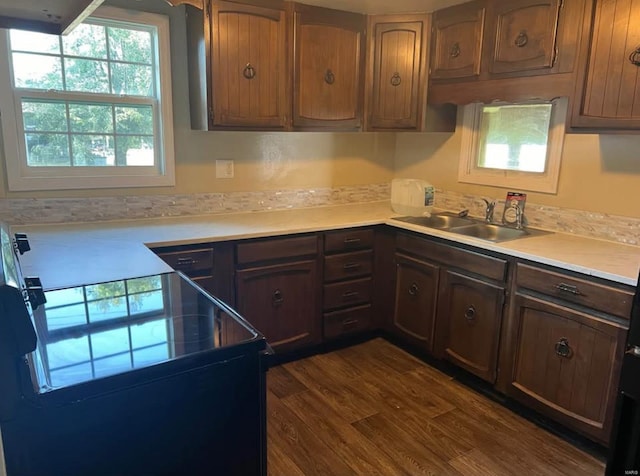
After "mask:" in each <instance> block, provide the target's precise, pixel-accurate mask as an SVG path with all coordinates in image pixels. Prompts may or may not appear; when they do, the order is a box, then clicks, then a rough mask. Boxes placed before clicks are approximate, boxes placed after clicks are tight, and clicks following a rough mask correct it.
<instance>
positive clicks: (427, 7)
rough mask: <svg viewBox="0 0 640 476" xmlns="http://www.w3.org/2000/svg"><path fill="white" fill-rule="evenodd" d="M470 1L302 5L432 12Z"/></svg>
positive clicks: (361, 0)
mask: <svg viewBox="0 0 640 476" xmlns="http://www.w3.org/2000/svg"><path fill="white" fill-rule="evenodd" d="M468 1H469V0H301V2H300V3H308V4H309V5H318V6H321V7H328V8H335V9H338V10H348V11H352V12H360V13H407V12H432V11H434V10H439V9H441V8H444V7H448V6H451V5H457V4H459V3H465V2H468Z"/></svg>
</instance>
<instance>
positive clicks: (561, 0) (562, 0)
mask: <svg viewBox="0 0 640 476" xmlns="http://www.w3.org/2000/svg"><path fill="white" fill-rule="evenodd" d="M563 8H564V0H560V10H562V9H563Z"/></svg>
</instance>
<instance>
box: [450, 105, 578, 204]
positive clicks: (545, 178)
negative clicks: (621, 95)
mask: <svg viewBox="0 0 640 476" xmlns="http://www.w3.org/2000/svg"><path fill="white" fill-rule="evenodd" d="M551 102H552V103H553V109H552V112H551V121H550V123H549V137H548V147H547V162H546V167H545V171H544V172H543V173H535V172H519V171H517V170H498V169H488V168H481V167H477V165H476V164H477V154H478V140H479V135H480V133H479V130H480V118H481V113H482V106H483V104H478V103H476V104H470V105H468V106H465V107H464V111H463V114H462V145H461V151H460V153H461V155H460V164H459V168H458V182H464V183H473V184H478V185H491V186H494V187H503V188H509V189H516V190H527V191H533V192H542V193H556V192H557V191H558V178H559V176H560V162H561V158H562V148H563V145H564V135H565V118H566V115H567V103H568V101H567V98H557V99H554V100H553V101H551ZM533 103H535V102H533ZM533 103H532V104H533ZM540 103H541V102H540V101H538V102H537V104H540ZM500 104H501V103H494V104H492V105H500Z"/></svg>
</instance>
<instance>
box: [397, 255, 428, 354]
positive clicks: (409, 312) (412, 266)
mask: <svg viewBox="0 0 640 476" xmlns="http://www.w3.org/2000/svg"><path fill="white" fill-rule="evenodd" d="M438 273H439V268H438V266H435V265H433V264H430V263H426V262H424V261H418V260H415V259H412V258H409V257H407V256H404V255H400V254H396V308H395V312H394V315H393V324H392V326H391V327H392V331H393V332H396V333H399V334H401V335H402V336H403V337H404V338H406V339H408V340H409V341H410V342H412V343H413V344H415V345H418V346H420V347H422V348H424V349H426V350H428V351H431V350H432V349H433V327H434V322H435V320H434V319H435V311H436V299H437V294H438V292H437V291H438V280H439V276H438Z"/></svg>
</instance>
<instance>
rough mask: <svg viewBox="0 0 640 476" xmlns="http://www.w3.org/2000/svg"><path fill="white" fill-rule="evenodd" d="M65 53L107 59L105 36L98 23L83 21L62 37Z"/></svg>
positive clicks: (102, 28)
mask: <svg viewBox="0 0 640 476" xmlns="http://www.w3.org/2000/svg"><path fill="white" fill-rule="evenodd" d="M62 49H63V52H64V54H65V55H70V56H85V57H87V58H100V59H107V36H106V34H105V28H104V27H103V26H100V25H89V24H86V23H83V24H81V25H78V26H77V27H76V28H74V30H73V31H72V32H71V33H70V34H69V35H68V36H63V37H62Z"/></svg>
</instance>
